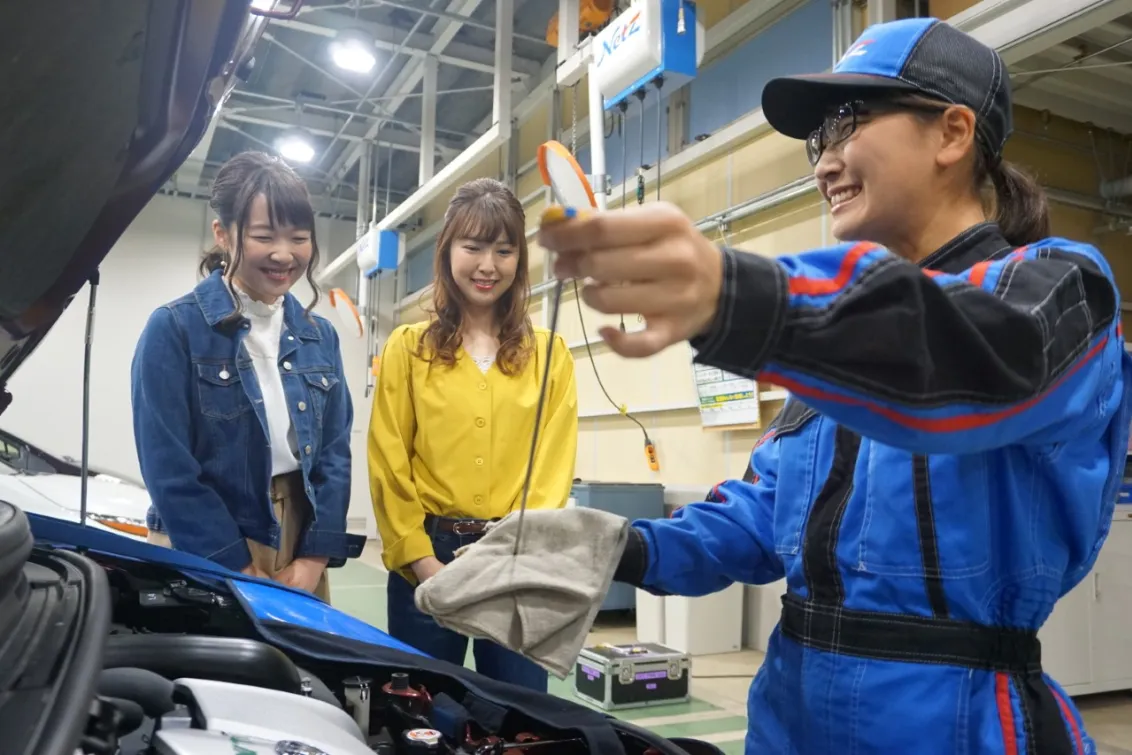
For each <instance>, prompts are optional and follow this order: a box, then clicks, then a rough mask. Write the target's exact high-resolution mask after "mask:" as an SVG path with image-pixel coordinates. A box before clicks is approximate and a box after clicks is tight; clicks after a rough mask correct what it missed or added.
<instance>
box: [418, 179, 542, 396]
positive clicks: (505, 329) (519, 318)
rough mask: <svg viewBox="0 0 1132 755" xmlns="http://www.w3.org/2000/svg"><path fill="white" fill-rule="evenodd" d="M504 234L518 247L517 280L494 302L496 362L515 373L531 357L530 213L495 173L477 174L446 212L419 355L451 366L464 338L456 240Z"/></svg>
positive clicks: (494, 237)
mask: <svg viewBox="0 0 1132 755" xmlns="http://www.w3.org/2000/svg"><path fill="white" fill-rule="evenodd" d="M500 237H503V238H506V239H507V241H508V243H510V244H511V245H513V246H514V247H515V248H516V249H517V250H518V252H519V262H518V265H517V266H516V268H515V280H514V282H513V283H512V284H511V287H510V288H509V289H507V291H506V293H504V294H503V296H501V297H499V301H497V302H496V303H495V322H496V325H497V326H498V327H499V353H498V355H497V357H496V363H497V364H498V365H499V369H500V371H501V372H503V374H504V375H515V374H517V373H518V372H519V371H521V370H522V369H523V366H524V365H525V364H526V362H527V359H528V358H529V357H530V353H531V348H532V340H533V339H532V335H533V332H534V331H533V328H532V327H531V320H530V318H529V317H527V303H528V302H529V301H530V296H531V282H530V271H529V270H528V269H527V265H528V254H527V236H526V214H525V213H524V212H523V206H522V204H520V203H519V200H518V199H517V198H516V197H515V194H514V193H513V192H512V191H511V190H510V189H508V188H507V186H506V185H505V184H503V183H500V182H499V181H496V180H494V179H491V178H477V179H476V180H474V181H469V182H468V183H466V184H464V185H463V186H461V187H460V188H459V189H457V190H456V194H455V196H453V197H452V201H450V202H449V203H448V209H447V210H446V211H445V213H444V227H443V228H441V230H440V235H439V236H438V237H437V239H436V255H435V256H434V260H433V281H434V282H433V290H432V302H431V304H430V305H429V313H430V314H431V315H432V321H431V322H429V324H428V327H427V328H426V329H425V332H424V337H423V338H422V339H421V342H420V345H419V346H418V348H417V356H418V357H420V358H422V359H425V360H427V361H429V362H440V363H441V364H444V365H448V366H452V365H454V364H455V363H456V350H457V349H459V348H460V344H461V343H462V337H461V334H460V328H461V326H462V325H463V322H464V296H463V294H461V293H460V289H459V288H458V287H457V286H456V279H455V278H453V277H452V243H453V242H454V241H455V240H456V239H473V240H475V241H479V242H481V243H484V244H493V243H495V242H496V241H497V240H498V239H499V238H500Z"/></svg>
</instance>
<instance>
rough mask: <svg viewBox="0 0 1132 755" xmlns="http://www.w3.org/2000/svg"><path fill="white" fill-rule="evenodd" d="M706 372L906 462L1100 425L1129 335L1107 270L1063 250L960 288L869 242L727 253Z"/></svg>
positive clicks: (1116, 390)
mask: <svg viewBox="0 0 1132 755" xmlns="http://www.w3.org/2000/svg"><path fill="white" fill-rule="evenodd" d="M723 255H724V284H723V291H722V293H721V299H720V309H719V315H718V317H717V320H716V323H715V324H714V325H713V327H712V329H711V331H710V332H709V333H707V334H705V335H704V336H703V337H701V338H698V339H696V340H695V341H693V344H692V345H693V347H695V348H696V349H697V351H698V355H697V358H698V359H699V360H700V361H703V362H706V363H708V364H712V365H714V366H717V367H720V368H722V369H725V370H728V371H731V372H735V373H738V374H741V375H744V376H747V377H753V378H757V379H759V380H763V381H767V382H770V383H775V384H777V385H781V386H782V387H784V388H786V389H788V390H789V391H790V392H791V393H792V394H793V395H794V396H796V397H797V398H799V399H801V400H802V401H804V402H805V403H806V404H809V405H810V406H811V407H813V408H814V409H816V410H818V411H819V412H821V413H822V414H824V415H826V416H828V417H830V418H831V419H833V420H834V421H836V422H838V423H839V424H842V425H844V426H846V427H847V428H849V429H851V430H853V431H855V432H857V433H859V434H860V435H862V436H865V437H868V438H872V439H874V440H877V441H880V442H882V443H885V444H888V445H892V446H896V447H899V448H903V449H905V450H908V451H911V452H913V453H947V454H955V453H970V452H977V451H981V450H986V449H990V448H998V447H1002V446H1006V445H1012V444H1019V443H1030V444H1044V443H1056V442H1060V441H1064V440H1067V439H1069V438H1073V437H1075V436H1077V435H1079V434H1080V433H1081V432H1082V431H1083V430H1084V429H1086V428H1088V427H1090V426H1091V425H1093V424H1095V423H1097V422H1107V421H1108V420H1107V418H1108V417H1109V416H1111V411H1110V409H1111V407H1106V405H1107V404H1108V403H1110V399H1111V398H1112V397H1114V396H1119V394H1120V390H1121V386H1120V385H1119V381H1120V380H1121V377H1120V375H1121V373H1120V363H1121V359H1122V358H1123V349H1124V345H1123V335H1122V333H1121V331H1120V318H1119V316H1118V313H1119V311H1120V305H1119V297H1118V294H1117V290H1116V285H1115V283H1114V282H1113V280H1112V274H1111V271H1110V270H1109V267H1108V264H1107V263H1106V262H1105V260H1104V258H1103V257H1102V256H1101V254H1100V253H1099V252H1098V251H1097V250H1096V249H1094V248H1093V247H1091V246H1088V245H1085V244H1077V243H1074V242H1070V241H1066V240H1064V239H1047V240H1045V241H1043V242H1041V243H1040V244H1038V245H1035V246H1033V247H1029V248H1023V249H1019V250H1014V251H1011V250H1006V251H1005V252H1004V253H1003V254H1000V255H998V256H996V257H995V258H993V259H990V260H986V261H984V262H980V263H979V264H977V265H975V266H973V267H971V268H969V269H968V270H966V271H964V272H963V273H961V274H959V275H947V274H941V273H935V272H933V271H930V270H924V269H922V268H920V267H918V266H917V265H914V264H912V263H909V262H907V261H905V260H903V259H901V258H899V257H897V256H896V255H893V254H891V253H889V252H888V251H887V250H885V249H882V248H880V247H877V246H874V245H872V244H864V243H862V244H855V245H850V244H843V245H840V246H836V247H833V248H830V249H822V250H818V251H814V252H808V253H806V254H801V255H798V256H795V257H779V258H775V259H771V258H767V257H762V256H757V255H753V254H744V253H741V252H734V251H731V250H724V253H723Z"/></svg>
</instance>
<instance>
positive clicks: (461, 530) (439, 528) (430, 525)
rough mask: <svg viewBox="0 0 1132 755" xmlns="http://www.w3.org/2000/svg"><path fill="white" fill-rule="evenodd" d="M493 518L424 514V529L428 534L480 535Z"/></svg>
mask: <svg viewBox="0 0 1132 755" xmlns="http://www.w3.org/2000/svg"><path fill="white" fill-rule="evenodd" d="M493 521H496V520H493V519H456V518H453V517H447V516H433V515H432V514H429V515H427V516H425V530H426V531H427V532H428V533H429V534H435V533H444V534H448V535H482V534H483V533H484V532H486V531H487V526H488V524H490V523H491V522H493Z"/></svg>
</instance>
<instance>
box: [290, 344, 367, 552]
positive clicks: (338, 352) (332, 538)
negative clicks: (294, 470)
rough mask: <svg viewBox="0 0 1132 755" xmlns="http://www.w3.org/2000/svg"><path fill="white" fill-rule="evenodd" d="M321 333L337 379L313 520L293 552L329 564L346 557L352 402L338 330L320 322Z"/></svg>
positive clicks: (316, 474) (317, 471)
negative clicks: (328, 347)
mask: <svg viewBox="0 0 1132 755" xmlns="http://www.w3.org/2000/svg"><path fill="white" fill-rule="evenodd" d="M322 330H323V337H324V338H325V339H326V340H327V341H328V342H329V343H330V348H331V349H332V350H333V358H334V374H335V376H336V377H337V378H338V380H337V382H336V383H335V384H334V385H332V386H331V387H330V390H329V395H328V396H327V401H326V411H325V412H324V413H323V417H322V449H321V451H320V452H319V456H318V462H317V463H316V464H315V466H314V468H313V469H312V470H311V473H310V479H311V487H312V489H313V490H314V495H313V496H312V499H313V504H314V521H313V522H311V525H310V527H309V528H307V531H306V533H304V535H303V537H302V538H301V539H300V540H299V543H298V544H297V546H296V548H295V555H296V556H299V557H303V556H324V557H327V558H329V559H330V564H331V565H332V566H340V565H341V564H342V563H343V562H344V561H345V559H346V552H347V547H346V543H347V540H346V514H347V511H348V510H349V508H350V486H351V477H350V431H351V429H352V427H353V423H354V403H353V401H352V399H351V398H350V389H349V386H347V385H346V371H345V369H344V368H343V365H342V348H341V344H340V343H339V340H338V332H337V331H336V330H335V329H334V328H333V326H331V325H330V324H329V323H324V324H323V328H322Z"/></svg>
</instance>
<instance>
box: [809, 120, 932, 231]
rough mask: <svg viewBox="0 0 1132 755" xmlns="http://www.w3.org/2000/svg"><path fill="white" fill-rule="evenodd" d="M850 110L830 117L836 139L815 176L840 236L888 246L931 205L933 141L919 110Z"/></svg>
mask: <svg viewBox="0 0 1132 755" xmlns="http://www.w3.org/2000/svg"><path fill="white" fill-rule="evenodd" d="M846 110H847V109H845V108H842V109H841V111H840V112H839V113H838V114H837V115H835V116H833V117H832V118H831V119H827V121H826V127H825V128H826V129H827V134H829V135H830V137H831V138H830V141H831V142H832V143H831V144H830V146H828V147H826V148H825V149H824V151H822V153H821V158H820V159H819V160H818V162H817V165H815V167H814V177H815V178H816V179H817V184H818V189H819V190H820V191H821V193H822V196H823V197H825V199H826V201H827V202H828V203H829V208H830V217H831V230H832V232H833V235H834V236H835V237H836V238H838V239H840V240H842V241H861V240H868V241H874V242H877V243H881V244H886V243H887V242H888V240H889V239H890V238H893V237H895V238H899V237H901V236H903V235H904V234H905V232H906V229H907V228H908V227H909V226H912V225H915V224H916V218H915V217H913V211H914V209H915V208H921V207H925V206H926V205H927V204H929V200H930V198H931V195H932V193H933V191H934V190H935V183H936V182H935V174H936V172H937V171H936V160H935V157H936V149H935V148H934V146H935V145H933V144H932V139H931V134H930V129H928V128H925V124H924V121H923V119H922V117H920V116H919V115H918V114H916V113H912V112H893V111H892V110H880V109H877V110H870V109H869V108H867V107H865V106H858V107H856V108H853V109H850V110H849V111H848V112H846Z"/></svg>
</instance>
